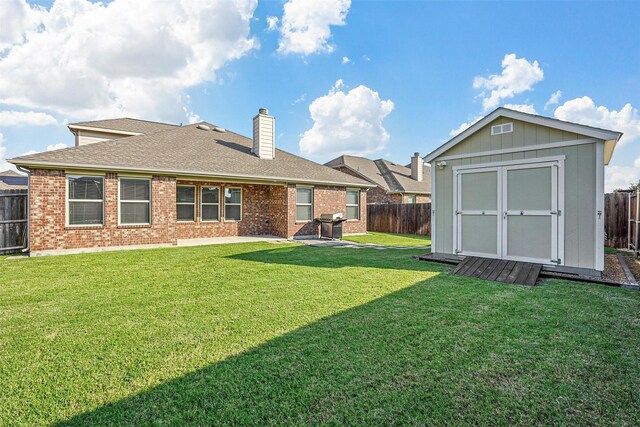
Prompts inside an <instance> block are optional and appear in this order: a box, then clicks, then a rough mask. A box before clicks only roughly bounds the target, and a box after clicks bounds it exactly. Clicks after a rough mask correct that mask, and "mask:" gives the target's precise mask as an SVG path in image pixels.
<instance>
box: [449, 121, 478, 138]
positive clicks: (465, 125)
mask: <svg viewBox="0 0 640 427" xmlns="http://www.w3.org/2000/svg"><path fill="white" fill-rule="evenodd" d="M483 117H484V116H476V117H474V118H473V119H471V120H469V121H468V122H464V123H462V124H460V126H458V127H457V128H456V129H451V131H449V135H450V136H452V137H454V136H456V135H458V134H459V133H462V132H464V131H465V130H467V129H468V128H470V127H471V126H473V124H474V123H475V122H477V121H478V120H480V119H481V118H483Z"/></svg>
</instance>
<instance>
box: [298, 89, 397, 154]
mask: <svg viewBox="0 0 640 427" xmlns="http://www.w3.org/2000/svg"><path fill="white" fill-rule="evenodd" d="M343 87H344V83H343V81H342V80H338V81H337V82H336V84H335V85H334V86H333V87H332V88H331V90H330V91H329V93H328V94H327V95H325V96H321V97H319V98H317V99H316V100H314V101H313V102H312V103H311V105H310V106H309V112H310V113H311V118H312V119H313V121H314V123H313V126H312V127H311V129H309V130H307V131H306V132H304V134H303V135H302V138H301V139H300V151H301V152H302V153H303V154H305V155H309V156H315V157H335V156H339V155H341V154H353V155H364V156H366V155H370V154H372V153H375V152H378V151H380V150H382V149H384V147H385V146H386V144H387V142H388V141H389V133H388V132H387V131H386V129H385V128H384V126H383V123H382V122H383V120H384V118H385V117H387V116H388V115H389V113H391V111H393V108H394V104H393V102H392V101H391V100H382V99H380V95H379V94H378V92H375V91H373V90H371V89H370V88H368V87H366V86H362V85H361V86H358V87H356V88H355V89H351V90H350V91H348V92H346V93H345V92H344V91H343V90H342V89H343Z"/></svg>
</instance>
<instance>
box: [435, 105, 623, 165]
mask: <svg viewBox="0 0 640 427" xmlns="http://www.w3.org/2000/svg"><path fill="white" fill-rule="evenodd" d="M499 117H506V118H510V119H514V120H522V121H524V122H528V123H533V124H536V125H540V126H546V127H550V128H554V129H559V130H563V131H566V132H571V133H576V134H580V135H585V136H589V137H592V138H597V139H601V140H603V141H605V145H606V147H605V153H604V154H605V155H604V164H609V160H611V155H612V154H613V150H614V148H615V145H616V143H617V142H618V140H619V139H620V137H621V136H622V133H620V132H614V131H610V130H606V129H600V128H595V127H592V126H586V125H581V124H578V123H571V122H565V121H562V120H558V119H552V118H550V117H543V116H538V115H535V114H529V113H523V112H521V111H515V110H510V109H508V108H504V107H499V108H497V109H495V110H494V111H492V112H491V113H489V114H488V115H486V116H485V117H483V118H482V119H480V120H478V121H477V122H476V123H474V124H473V125H471V126H469V127H468V128H467V129H465V130H464V131H462V132H460V133H459V134H458V135H456V136H454V137H453V138H451V139H450V140H449V141H447V142H446V143H444V144H443V145H441V146H440V147H438V148H436V149H435V150H434V151H432V152H431V153H429V154H428V155H427V156H426V157H425V158H424V160H425V161H426V162H431V161H432V160H433V159H435V158H437V157H439V156H440V155H441V154H443V153H444V152H446V151H448V150H449V149H450V148H452V147H453V146H454V145H456V144H458V143H459V142H461V141H463V140H465V139H466V138H467V137H468V136H470V135H472V134H474V133H475V132H476V131H477V130H479V129H481V128H483V127H485V126H486V125H488V124H489V123H491V122H492V121H494V120H495V119H497V118H499Z"/></svg>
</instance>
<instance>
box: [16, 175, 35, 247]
mask: <svg viewBox="0 0 640 427" xmlns="http://www.w3.org/2000/svg"><path fill="white" fill-rule="evenodd" d="M16 168H17V169H18V170H19V171H20V172H24V173H26V174H27V246H26V247H25V248H24V249H22V250H21V251H20V252H22V253H25V252H29V250H30V249H31V239H30V238H29V236H30V235H31V171H30V170H29V169H26V168H24V167H22V166H17V165H16Z"/></svg>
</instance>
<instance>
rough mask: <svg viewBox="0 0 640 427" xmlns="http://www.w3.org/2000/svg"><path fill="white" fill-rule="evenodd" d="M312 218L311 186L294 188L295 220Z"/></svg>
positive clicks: (309, 219)
mask: <svg viewBox="0 0 640 427" xmlns="http://www.w3.org/2000/svg"><path fill="white" fill-rule="evenodd" d="M312 219H313V188H310V187H297V188H296V221H311V220H312Z"/></svg>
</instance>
